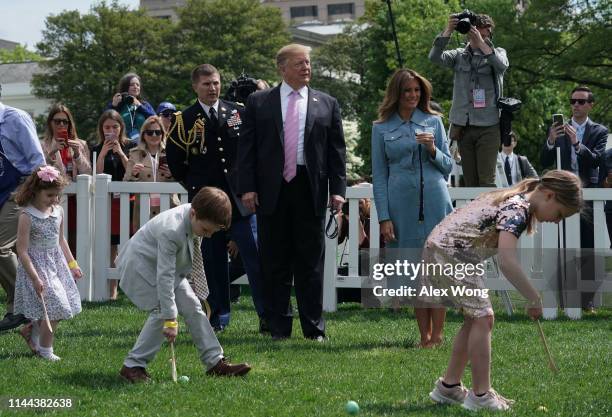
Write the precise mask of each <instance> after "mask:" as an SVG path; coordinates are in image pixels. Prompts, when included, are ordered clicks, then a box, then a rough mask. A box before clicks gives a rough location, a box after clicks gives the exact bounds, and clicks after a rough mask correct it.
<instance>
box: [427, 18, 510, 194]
mask: <svg viewBox="0 0 612 417" xmlns="http://www.w3.org/2000/svg"><path fill="white" fill-rule="evenodd" d="M494 27H495V25H494V23H493V19H491V18H490V17H489V16H487V15H476V14H474V13H471V12H470V11H469V10H465V11H464V12H462V13H459V14H454V15H450V17H449V19H448V26H447V27H446V29H445V30H444V32H442V34H440V35H438V36H437V37H436V39H435V40H434V44H433V47H432V48H431V51H430V52H429V59H430V60H431V61H432V62H434V63H436V64H438V65H441V66H445V67H449V68H452V69H453V71H454V85H453V101H452V106H451V111H450V116H449V119H450V122H451V124H452V126H451V131H450V137H451V139H452V140H457V141H458V144H459V152H460V153H461V161H462V168H463V177H464V180H465V186H466V187H495V165H496V161H497V151H498V149H499V144H500V128H499V109H498V108H497V99H498V98H499V97H501V96H502V91H503V76H504V73H505V71H506V69H507V68H508V58H507V57H506V51H505V50H504V49H502V48H496V47H494V46H493V43H492V41H491V38H492V35H493V29H494ZM455 30H457V31H458V32H460V33H463V34H465V35H467V38H468V43H467V45H466V46H465V48H457V49H453V50H448V51H445V50H444V48H446V45H447V44H448V42H449V40H450V35H451V34H452V33H453V31H455Z"/></svg>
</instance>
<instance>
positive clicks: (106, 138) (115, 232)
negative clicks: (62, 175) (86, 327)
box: [93, 110, 135, 300]
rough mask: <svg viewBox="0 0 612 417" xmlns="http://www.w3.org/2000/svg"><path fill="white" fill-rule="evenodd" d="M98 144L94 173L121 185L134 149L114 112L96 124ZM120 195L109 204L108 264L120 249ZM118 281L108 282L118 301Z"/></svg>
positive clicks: (104, 115)
mask: <svg viewBox="0 0 612 417" xmlns="http://www.w3.org/2000/svg"><path fill="white" fill-rule="evenodd" d="M97 131H98V144H97V145H96V146H95V147H94V149H93V152H94V153H97V154H98V156H97V159H96V172H97V173H104V174H109V175H110V176H111V177H112V180H113V181H123V177H124V175H125V169H126V168H127V164H128V157H127V156H126V155H127V154H128V153H129V150H130V149H131V148H133V147H134V146H135V144H134V143H131V142H130V141H129V140H128V138H127V137H126V135H125V123H123V118H122V117H121V115H120V114H119V113H117V112H116V111H115V110H106V111H105V112H104V113H102V115H101V116H100V119H99V120H98V129H97ZM120 209H121V205H120V202H119V195H114V196H113V198H112V200H111V263H114V261H115V258H116V257H117V245H119V233H120V227H121V226H120V220H119V215H120V211H121V210H120ZM117 284H118V282H117V280H111V281H110V298H111V299H112V300H115V299H116V298H117Z"/></svg>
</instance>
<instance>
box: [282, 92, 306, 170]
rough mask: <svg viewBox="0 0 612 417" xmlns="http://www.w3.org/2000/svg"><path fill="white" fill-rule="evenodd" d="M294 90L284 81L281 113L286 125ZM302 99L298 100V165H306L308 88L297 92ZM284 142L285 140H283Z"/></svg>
mask: <svg viewBox="0 0 612 417" xmlns="http://www.w3.org/2000/svg"><path fill="white" fill-rule="evenodd" d="M292 91H293V88H291V86H289V84H287V83H285V82H284V81H283V82H282V83H281V87H280V99H281V112H282V114H283V124H285V115H286V114H287V105H288V104H289V95H290V94H291V92H292ZM297 92H298V94H299V95H300V97H301V98H299V99H298V103H297V105H298V117H299V121H300V122H299V127H300V128H299V132H298V144H297V164H298V165H304V164H305V162H304V130H305V129H306V111H307V110H308V86H304V87H302V88H300V89H299V90H297ZM283 140H284V138H283Z"/></svg>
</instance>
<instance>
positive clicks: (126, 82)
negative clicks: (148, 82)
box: [117, 72, 142, 100]
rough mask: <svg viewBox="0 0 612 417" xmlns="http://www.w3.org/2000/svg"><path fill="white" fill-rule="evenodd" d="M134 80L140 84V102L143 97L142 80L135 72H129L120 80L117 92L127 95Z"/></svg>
mask: <svg viewBox="0 0 612 417" xmlns="http://www.w3.org/2000/svg"><path fill="white" fill-rule="evenodd" d="M132 78H136V79H137V80H138V82H139V83H140V94H139V95H138V97H136V98H137V99H138V100H140V99H141V97H142V79H141V78H140V76H139V75H138V74H136V73H135V72H128V73H127V74H125V75H124V76H123V77H121V79H120V80H119V84H117V91H118V92H120V93H127V92H128V90H129V89H130V83H131V82H132Z"/></svg>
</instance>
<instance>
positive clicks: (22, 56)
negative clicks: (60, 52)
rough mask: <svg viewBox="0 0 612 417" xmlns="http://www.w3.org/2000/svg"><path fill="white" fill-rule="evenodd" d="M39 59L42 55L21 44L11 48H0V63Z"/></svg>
mask: <svg viewBox="0 0 612 417" xmlns="http://www.w3.org/2000/svg"><path fill="white" fill-rule="evenodd" d="M41 59H43V58H42V56H40V55H39V54H37V53H36V52H32V51H29V50H28V49H27V48H26V47H25V46H21V45H17V46H16V47H14V48H13V49H0V64H11V63H15V62H31V61H40V60H41Z"/></svg>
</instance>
